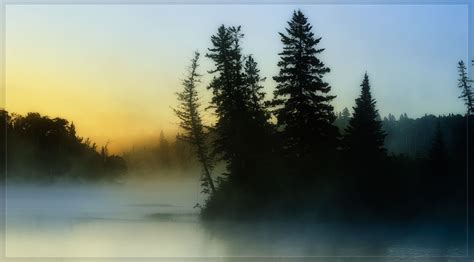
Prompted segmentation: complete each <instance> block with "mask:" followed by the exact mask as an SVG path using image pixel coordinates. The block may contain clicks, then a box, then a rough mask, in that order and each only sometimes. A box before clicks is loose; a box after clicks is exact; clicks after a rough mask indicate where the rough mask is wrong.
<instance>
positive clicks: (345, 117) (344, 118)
mask: <svg viewBox="0 0 474 262" xmlns="http://www.w3.org/2000/svg"><path fill="white" fill-rule="evenodd" d="M350 118H351V113H350V112H349V109H347V107H344V109H343V110H342V112H340V113H339V114H338V116H337V118H336V121H334V125H336V126H337V127H338V128H339V131H340V132H341V133H342V134H344V132H345V131H344V130H345V129H346V127H347V125H348V124H349V119H350Z"/></svg>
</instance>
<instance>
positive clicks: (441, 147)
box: [429, 119, 448, 174]
mask: <svg viewBox="0 0 474 262" xmlns="http://www.w3.org/2000/svg"><path fill="white" fill-rule="evenodd" d="M446 152H447V150H446V145H445V142H444V138H443V132H442V130H441V124H440V121H439V119H438V122H437V123H436V129H435V133H434V136H433V142H432V145H431V149H430V152H429V158H430V161H431V166H432V167H434V170H435V172H436V173H438V174H439V173H441V174H444V173H445V172H446V171H447V170H446V168H445V167H446V161H447V158H448V157H447V154H446Z"/></svg>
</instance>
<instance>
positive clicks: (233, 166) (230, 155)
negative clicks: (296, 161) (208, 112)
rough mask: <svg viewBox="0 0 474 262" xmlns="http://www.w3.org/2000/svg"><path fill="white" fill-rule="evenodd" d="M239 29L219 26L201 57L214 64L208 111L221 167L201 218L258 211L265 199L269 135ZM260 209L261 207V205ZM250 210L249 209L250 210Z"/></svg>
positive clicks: (258, 82)
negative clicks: (211, 111)
mask: <svg viewBox="0 0 474 262" xmlns="http://www.w3.org/2000/svg"><path fill="white" fill-rule="evenodd" d="M242 38H243V34H242V33H241V31H240V26H237V27H235V26H230V27H226V26H224V25H222V26H220V27H219V28H218V30H217V33H216V34H215V35H213V36H211V43H212V46H211V48H209V49H208V53H207V54H206V57H208V58H210V59H211V60H212V61H213V63H214V69H213V70H211V71H209V73H210V74H212V75H213V79H212V81H211V83H210V85H209V86H208V89H210V90H212V94H213V95H212V99H211V106H210V107H211V108H212V109H214V112H215V115H216V118H217V121H216V123H215V125H214V126H213V134H215V139H214V141H213V142H214V144H213V153H214V154H215V155H216V156H217V157H219V159H220V160H222V161H223V162H224V163H225V164H226V173H224V175H225V176H223V177H220V178H221V179H220V182H219V186H218V190H217V191H216V194H214V195H213V196H212V197H211V198H209V199H208V201H207V202H206V205H205V207H204V210H203V211H204V212H203V214H204V216H208V215H217V214H221V215H223V216H234V215H235V216H239V215H244V214H247V213H249V212H253V211H256V210H258V209H259V205H258V204H257V201H256V200H258V201H263V200H264V199H266V198H267V197H268V195H269V194H266V193H265V192H266V191H265V190H264V189H267V188H268V187H269V183H268V182H269V180H270V179H268V176H269V175H271V174H272V172H269V171H268V169H269V168H270V167H271V165H270V164H269V163H268V161H269V160H268V159H267V158H268V156H269V155H270V154H269V153H268V152H269V150H268V149H269V145H271V143H270V142H269V141H271V140H270V137H271V135H272V133H271V130H272V129H271V127H270V125H269V123H268V122H267V119H268V116H269V114H268V111H267V109H266V107H265V104H264V94H263V92H262V87H261V82H262V81H263V78H261V77H260V75H259V69H258V66H257V63H256V62H255V60H254V59H253V57H252V56H249V57H247V58H246V59H245V58H244V56H243V55H242V50H241V47H240V41H241V39H242ZM262 205H263V204H262ZM251 210H252V211H251Z"/></svg>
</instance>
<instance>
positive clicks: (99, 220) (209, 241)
mask: <svg viewBox="0 0 474 262" xmlns="http://www.w3.org/2000/svg"><path fill="white" fill-rule="evenodd" d="M199 192H200V188H199V181H198V176H197V175H196V177H195V178H194V177H193V176H187V177H185V178H180V179H176V178H175V179H172V178H168V179H164V178H160V179H146V180H144V179H128V180H123V181H121V182H120V183H114V184H83V185H68V184H55V185H48V186H37V185H18V184H17V185H14V184H9V185H8V187H7V202H6V207H7V213H6V219H7V221H6V255H7V257H23V258H25V259H26V258H28V257H29V258H32V257H42V258H53V257H56V258H57V257H90V258H97V259H99V258H117V257H128V258H133V257H167V258H170V257H176V258H183V257H185V258H186V257H193V258H199V257H201V258H202V257H206V258H209V257H216V258H222V259H223V260H227V259H229V260H231V259H232V258H234V259H235V258H239V257H245V258H249V259H250V258H251V257H252V258H253V257H280V258H281V260H282V261H286V260H291V259H294V258H295V257H302V256H304V257H307V256H311V257H317V258H318V259H320V260H323V261H335V259H337V258H341V257H353V256H356V257H361V259H363V261H365V260H366V259H367V258H369V257H372V258H377V261H400V256H402V257H405V259H406V258H407V257H415V256H416V257H420V256H422V257H423V258H419V259H420V261H421V260H423V261H427V259H428V261H445V260H444V259H446V261H448V260H447V259H448V257H451V256H463V255H464V254H465V242H464V241H463V239H462V238H459V236H458V235H452V236H449V235H448V233H449V229H440V228H430V227H429V226H424V227H420V226H417V227H416V230H413V231H411V232H409V233H407V232H405V233H403V232H399V231H397V229H396V226H394V228H393V230H391V231H387V229H384V228H377V227H371V229H370V230H368V229H365V228H349V227H347V226H341V225H318V224H311V225H307V224H305V223H301V224H296V225H295V224H293V225H289V224H285V223H284V222H281V221H280V222H272V221H268V222H258V223H245V222H242V223H225V222H220V223H217V222H216V223H210V222H209V223H204V222H202V221H201V220H200V219H199V214H198V213H199V208H195V207H194V206H195V205H196V203H201V204H202V203H203V201H204V200H205V196H204V195H202V194H200V193H199ZM414 228H415V227H414ZM367 256H368V257H367ZM426 256H428V258H426ZM364 257H365V258H364ZM430 257H432V260H431V258H430ZM46 260H47V259H46ZM402 260H403V259H402ZM412 261H417V260H416V259H415V260H412Z"/></svg>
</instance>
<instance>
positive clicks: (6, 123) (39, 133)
mask: <svg viewBox="0 0 474 262" xmlns="http://www.w3.org/2000/svg"><path fill="white" fill-rule="evenodd" d="M0 116H1V122H0V137H1V138H2V139H1V140H0V141H1V145H0V150H1V151H0V152H1V156H2V162H1V164H2V166H1V167H0V168H1V170H2V174H3V172H4V171H6V172H7V181H9V182H39V183H52V182H59V181H64V182H66V181H84V182H87V181H104V180H106V181H110V180H113V179H116V178H118V177H119V176H121V175H123V174H124V173H125V171H126V170H127V166H126V163H125V161H124V159H123V158H122V157H120V156H116V155H109V153H108V151H107V146H104V147H101V148H100V149H98V148H97V146H96V144H95V143H92V142H91V141H90V140H89V139H83V138H82V137H79V136H77V134H76V129H75V126H74V124H73V123H69V122H68V121H67V120H65V119H62V118H49V117H48V116H42V115H40V114H39V113H28V114H26V115H25V116H22V115H18V114H9V113H8V112H7V111H5V110H0ZM5 156H6V161H5Z"/></svg>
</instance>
